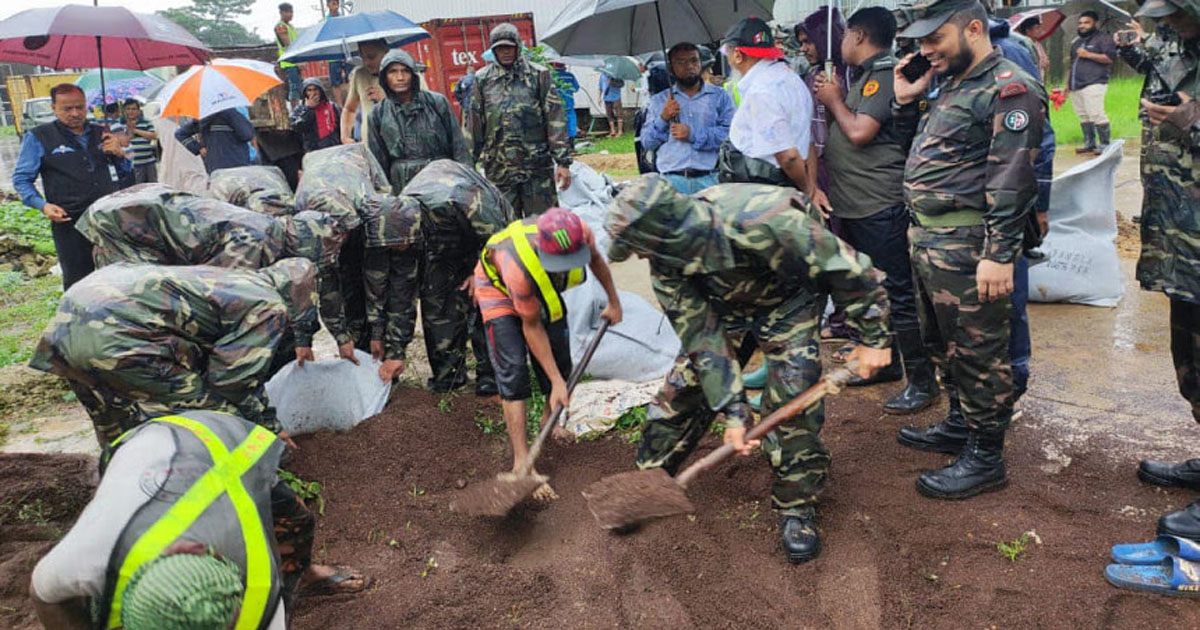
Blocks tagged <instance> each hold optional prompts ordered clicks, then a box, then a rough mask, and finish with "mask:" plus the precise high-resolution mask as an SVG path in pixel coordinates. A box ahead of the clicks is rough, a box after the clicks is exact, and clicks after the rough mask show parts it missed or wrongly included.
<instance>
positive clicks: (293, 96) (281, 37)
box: [275, 2, 303, 111]
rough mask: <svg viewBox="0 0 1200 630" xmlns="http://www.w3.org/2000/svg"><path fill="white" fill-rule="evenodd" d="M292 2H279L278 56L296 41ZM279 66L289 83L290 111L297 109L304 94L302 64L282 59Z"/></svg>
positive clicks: (276, 27)
mask: <svg viewBox="0 0 1200 630" xmlns="http://www.w3.org/2000/svg"><path fill="white" fill-rule="evenodd" d="M293 13H294V11H293V10H292V3H290V2H282V3H280V4H279V21H278V22H276V23H275V48H276V51H277V53H278V54H277V57H282V56H283V51H284V50H286V49H287V47H288V46H290V45H291V44H292V42H294V41H296V27H294V26H292V15H293ZM279 68H280V69H281V70H283V77H284V81H285V82H286V83H287V90H288V96H287V100H288V111H291V110H292V109H295V107H296V106H297V105H299V104H300V100H301V99H302V98H303V94H302V93H301V90H300V84H301V82H302V81H303V79H302V77H301V76H300V66H297V65H296V64H294V63H289V62H287V61H280V62H279Z"/></svg>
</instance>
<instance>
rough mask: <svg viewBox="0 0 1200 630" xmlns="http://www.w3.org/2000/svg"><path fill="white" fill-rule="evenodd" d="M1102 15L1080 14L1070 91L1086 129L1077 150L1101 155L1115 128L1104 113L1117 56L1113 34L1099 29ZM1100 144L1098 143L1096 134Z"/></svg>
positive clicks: (1074, 44)
mask: <svg viewBox="0 0 1200 630" xmlns="http://www.w3.org/2000/svg"><path fill="white" fill-rule="evenodd" d="M1099 20H1100V16H1099V15H1097V14H1096V12H1095V11H1084V12H1083V13H1081V14H1080V15H1079V30H1078V31H1077V32H1078V33H1079V36H1078V37H1076V38H1075V39H1074V40H1073V41H1072V42H1071V77H1070V80H1069V81H1067V90H1068V92H1069V93H1070V94H1071V97H1072V98H1071V104H1072V105H1073V106H1074V107H1075V114H1076V115H1078V116H1079V126H1080V127H1082V128H1083V146H1082V147H1079V148H1078V149H1075V153H1096V154H1100V153H1101V152H1102V151H1104V148H1105V147H1107V146H1108V142H1109V140H1110V139H1111V131H1110V129H1109V126H1108V116H1105V115H1104V93H1105V91H1107V88H1108V75H1110V74H1112V62H1113V60H1115V59H1116V58H1117V48H1116V44H1114V43H1113V40H1112V37H1110V36H1108V35H1107V34H1105V33H1101V32H1100V30H1099V29H1097V28H1096V22H1098V21H1099ZM1097 135H1098V136H1100V145H1099V147H1097V146H1096V136H1097Z"/></svg>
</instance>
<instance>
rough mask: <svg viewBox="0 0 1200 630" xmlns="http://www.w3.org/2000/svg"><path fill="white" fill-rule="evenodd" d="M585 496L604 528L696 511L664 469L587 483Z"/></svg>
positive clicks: (617, 475)
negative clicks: (588, 484)
mask: <svg viewBox="0 0 1200 630" xmlns="http://www.w3.org/2000/svg"><path fill="white" fill-rule="evenodd" d="M583 497H584V498H585V499H587V502H588V509H589V510H591V511H592V516H595V517H596V521H597V522H598V523H600V526H601V527H604V528H605V529H616V528H619V527H627V526H630V525H636V524H638V523H641V522H643V521H648V520H650V519H655V518H662V517H664V516H674V515H676V514H688V513H691V512H694V511H696V508H695V507H693V506H692V502H691V501H690V500H689V499H688V497H687V493H686V492H684V489H683V488H682V487H680V485H679V484H678V483H677V482H676V481H675V480H674V479H672V478H671V476H670V475H668V474H667V471H665V470H663V469H661V468H652V469H650V470H636V471H633V472H625V473H619V474H616V475H611V476H609V477H605V478H603V479H601V480H600V481H597V482H596V483H593V484H592V485H590V486H588V488H587V490H584V491H583Z"/></svg>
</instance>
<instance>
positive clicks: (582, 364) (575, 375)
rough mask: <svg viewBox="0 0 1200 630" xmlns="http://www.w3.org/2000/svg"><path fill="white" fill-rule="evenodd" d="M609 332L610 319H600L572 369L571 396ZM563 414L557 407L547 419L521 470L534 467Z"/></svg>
mask: <svg viewBox="0 0 1200 630" xmlns="http://www.w3.org/2000/svg"><path fill="white" fill-rule="evenodd" d="M606 332H608V320H607V319H601V320H600V328H599V329H598V330H597V331H596V334H595V335H592V340H591V341H589V342H588V345H587V349H585V350H584V351H583V357H581V358H580V359H579V363H576V364H575V367H574V368H573V369H572V370H571V376H570V377H569V378H567V396H570V395H571V393H572V392H574V391H575V386H576V385H578V384H579V380H580V379H581V378H583V371H584V369H586V368H587V365H588V363H590V362H591V361H592V355H594V354H596V348H597V347H598V346H599V345H600V339H602V338H603V337H604V333H606ZM562 414H563V408H562V407H556V408H555V409H554V411H553V413H551V414H550V418H549V419H548V420H546V424H545V425H543V426H542V430H541V431H539V432H538V436H537V439H536V440H534V442H533V446H532V447H530V448H529V457H526V458H525V463H524V464H522V465H521V471H522V473H524V474H528V473H529V470H530V469H532V468H533V462H534V461H536V460H537V456H538V454H539V453H541V452H542V444H544V443H545V442H546V437H547V436H548V435H550V432H551V431H553V430H554V425H556V424H558V419H559V418H560V417H561V416H562Z"/></svg>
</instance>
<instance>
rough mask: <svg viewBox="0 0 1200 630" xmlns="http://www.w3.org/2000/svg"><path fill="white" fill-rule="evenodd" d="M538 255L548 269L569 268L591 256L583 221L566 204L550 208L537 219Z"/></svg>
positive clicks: (556, 270) (565, 269) (575, 267)
mask: <svg viewBox="0 0 1200 630" xmlns="http://www.w3.org/2000/svg"><path fill="white" fill-rule="evenodd" d="M537 228H538V235H537V236H538V238H537V244H538V258H539V259H540V260H541V262H542V268H544V269H545V270H546V271H549V272H558V271H570V270H571V269H577V268H579V267H583V266H584V265H586V264H587V263H588V261H589V260H591V257H592V254H591V250H590V249H589V248H588V246H587V243H586V242H585V240H584V233H583V221H582V220H581V219H580V218H579V215H577V214H575V213H574V212H571V211H570V210H567V209H566V208H550V209H549V210H547V211H546V212H545V213H543V214H542V216H540V217H538V220H537Z"/></svg>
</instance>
